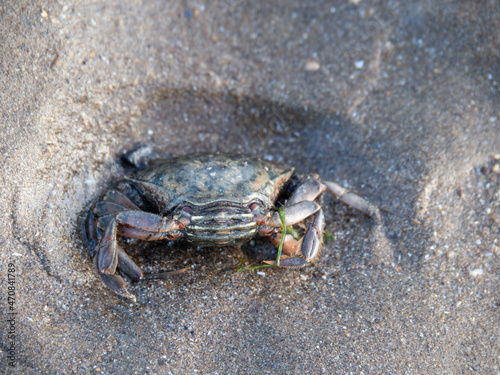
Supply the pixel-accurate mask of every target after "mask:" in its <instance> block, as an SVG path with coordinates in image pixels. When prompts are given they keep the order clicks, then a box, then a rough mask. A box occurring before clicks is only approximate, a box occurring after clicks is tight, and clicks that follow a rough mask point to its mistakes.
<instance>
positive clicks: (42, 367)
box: [0, 0, 500, 374]
mask: <svg viewBox="0 0 500 375" xmlns="http://www.w3.org/2000/svg"><path fill="white" fill-rule="evenodd" d="M0 11H1V12H2V18H1V20H2V21H1V25H2V28H1V29H0V30H1V31H0V38H1V45H2V48H1V49H0V61H1V63H2V65H1V69H0V77H1V82H2V89H1V90H0V103H1V105H0V113H1V116H2V117H1V118H2V126H1V128H0V129H1V130H0V131H1V135H2V137H1V141H0V142H1V150H2V152H0V165H2V178H1V180H0V196H1V200H2V204H1V205H0V212H1V213H2V218H3V220H2V221H1V222H0V230H1V232H0V233H2V235H1V236H0V240H1V243H2V251H1V253H0V260H1V263H0V264H1V265H2V268H1V269H2V274H3V275H4V276H2V281H1V283H0V285H1V286H0V296H1V298H2V301H3V302H2V303H1V304H0V311H1V312H2V320H3V321H5V320H6V319H7V318H8V317H9V315H8V313H9V312H16V313H17V315H15V316H16V318H15V333H16V339H15V351H16V353H15V355H16V358H15V364H16V367H15V368H11V367H10V366H9V361H8V359H7V357H6V354H7V352H8V351H9V347H10V345H11V344H10V339H9V338H8V327H7V325H4V327H3V329H1V330H0V333H1V335H2V336H1V338H2V340H1V342H2V343H1V349H2V358H1V359H0V369H1V372H3V371H5V372H7V373H11V372H12V373H22V374H35V373H36V374H38V373H43V374H60V373H68V374H70V373H75V374H78V373H102V374H170V373H171V374H180V373H189V374H192V373H201V374H229V373H231V374H232V373H248V374H262V373H277V374H292V373H300V374H303V373H311V374H322V373H324V374H331V373H340V374H343V373H356V374H360V373H364V374H377V373H385V374H400V373H412V374H424V373H443V374H455V373H481V374H492V373H498V372H499V371H500V363H499V354H500V344H499V339H498V338H499V335H500V328H499V327H500V325H499V305H500V292H499V287H500V275H499V272H500V259H499V258H500V241H499V237H500V236H499V234H500V113H499V108H500V96H499V94H498V85H499V81H500V70H499V68H498V61H499V58H500V56H499V52H498V51H499V50H500V48H499V47H500V40H499V35H500V22H499V19H498V15H499V14H500V6H499V5H497V4H495V3H494V2H489V3H486V2H481V3H479V2H465V1H458V2H456V1H455V2H452V1H443V2H437V1H434V2H433V1H427V0H423V1H417V2H412V3H411V4H405V3H402V2H401V3H400V2H389V5H387V4H385V2H381V1H364V0H361V1H354V0H351V1H336V2H333V3H332V2H321V1H314V2H308V3H307V4H304V2H301V1H289V2H286V3H283V2H278V1H273V2H270V3H269V2H263V1H262V2H245V3H242V2H237V1H225V2H219V1H217V2H210V3H206V4H204V5H203V4H202V3H193V2H171V3H165V2H160V1H151V2H141V1H125V2H123V1H122V2H119V1H107V2H104V3H102V2H97V3H93V4H88V5H84V4H82V3H80V2H74V3H73V2H71V3H66V5H57V4H49V3H45V2H44V3H42V4H37V5H32V4H31V2H28V1H26V2H16V4H14V5H12V4H7V3H5V4H3V5H2V7H1V8H0ZM144 144H149V145H152V146H153V147H154V148H155V149H156V150H158V151H159V152H160V153H161V154H162V155H163V156H170V155H185V154H190V153H193V152H204V151H210V152H213V151H221V152H236V153H250V154H255V155H259V156H261V157H263V158H265V159H267V160H272V161H276V162H278V163H282V164H286V165H292V166H296V167H297V168H298V169H299V170H301V171H304V172H316V173H319V174H320V175H321V176H323V178H325V179H330V180H333V181H337V182H339V183H340V184H342V185H345V186H347V187H349V188H350V189H352V190H354V191H356V192H357V193H359V194H360V195H362V196H364V197H367V198H369V199H370V200H371V201H373V202H374V203H376V204H377V205H378V206H379V207H381V208H382V210H383V212H382V215H383V221H384V229H385V236H384V238H378V237H376V236H374V235H373V222H372V221H371V220H370V219H369V218H367V217H366V216H364V215H363V214H360V213H358V212H356V211H355V210H353V209H352V208H349V207H345V206H344V205H342V204H341V203H338V202H336V201H335V200H333V199H331V198H329V197H325V200H324V211H325V215H326V221H327V225H326V231H327V232H328V233H330V234H332V235H334V237H335V238H334V240H332V241H329V242H328V243H327V244H326V246H325V248H324V250H323V251H322V254H321V257H320V258H319V259H318V260H317V261H316V262H315V263H314V264H312V265H310V266H307V267H305V268H303V269H300V270H293V269H291V270H282V269H271V270H264V271H262V272H259V273H257V272H256V271H249V272H236V267H237V266H238V264H239V262H240V261H241V259H242V257H243V254H244V253H246V255H247V259H246V264H247V265H257V264H259V262H260V261H261V260H262V259H268V258H269V257H272V256H273V254H275V252H274V251H275V250H273V248H272V246H271V244H270V243H269V242H267V241H265V240H256V241H253V242H251V243H249V244H247V245H245V246H243V248H242V249H237V248H216V249H211V250H207V249H198V248H195V247H190V246H189V245H187V244H183V243H175V244H172V243H168V242H158V243H144V242H141V241H132V240H128V241H127V240H125V241H123V242H122V244H123V247H124V248H125V249H126V250H127V252H128V253H129V254H130V255H131V256H132V257H133V258H134V259H135V260H136V261H137V263H138V264H140V266H141V267H142V268H143V269H144V270H145V271H146V272H154V271H155V270H169V269H178V268H183V267H188V269H189V270H188V271H187V272H186V273H185V274H183V275H182V276H179V277H175V278H172V279H168V280H165V281H158V282H151V283H141V284H133V285H131V287H130V289H131V291H132V292H133V293H134V294H136V296H137V303H131V302H130V301H127V300H124V299H122V298H120V297H118V296H116V295H113V294H112V293H111V292H110V291H109V290H108V289H106V288H105V287H104V286H103V285H102V283H101V282H100V281H99V280H98V277H97V276H96V275H95V273H94V272H93V267H92V260H91V259H90V256H89V249H88V248H87V246H86V245H85V243H84V242H83V239H82V232H81V225H82V220H83V218H84V216H85V214H86V210H87V209H88V207H89V205H90V204H91V203H92V201H93V200H95V199H96V198H97V197H98V196H99V195H100V194H101V193H102V192H103V191H104V190H105V189H106V187H107V186H108V185H109V183H110V182H112V181H115V180H117V179H119V178H120V177H121V176H122V175H123V174H124V173H125V171H124V169H123V167H122V166H121V164H120V163H119V162H118V160H119V157H120V155H122V153H123V152H124V151H126V150H130V149H133V148H134V147H137V146H138V145H144ZM388 249H391V251H393V256H392V257H391V259H388V260H386V261H385V262H384V263H382V264H379V263H380V262H376V261H374V259H375V258H376V255H377V254H380V252H382V253H384V251H388ZM10 263H12V264H13V266H14V267H13V268H14V269H15V271H14V272H10V271H9V266H8V265H9V264H10ZM10 268H12V267H10ZM9 273H14V274H15V280H16V282H15V284H10V285H15V289H16V294H15V304H13V305H12V304H11V305H9V304H8V303H7V296H8V287H9V284H8V274H9ZM12 306H13V310H11V309H10V308H11V307H12Z"/></svg>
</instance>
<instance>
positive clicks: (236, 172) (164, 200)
mask: <svg viewBox="0 0 500 375" xmlns="http://www.w3.org/2000/svg"><path fill="white" fill-rule="evenodd" d="M293 172H294V169H293V168H284V167H281V166H279V165H276V164H274V163H271V162H268V161H265V160H262V159H259V158H257V157H249V156H243V155H232V156H228V155H224V154H197V155H193V156H191V157H188V158H186V157H177V158H172V159H166V160H156V161H153V162H152V163H151V165H150V166H149V167H148V168H147V169H145V170H142V171H138V172H136V173H134V174H133V175H131V176H130V177H128V178H127V179H126V180H127V181H128V182H129V183H130V184H131V185H132V186H133V187H134V188H136V189H137V190H138V191H139V193H140V195H141V196H142V197H143V198H144V200H146V201H147V202H148V203H149V206H150V208H151V211H153V212H155V213H157V214H159V215H162V216H165V215H174V216H175V214H176V213H179V212H180V211H181V210H183V209H184V210H188V211H189V215H190V223H189V225H188V226H187V227H186V233H185V237H186V239H187V240H188V241H189V242H191V243H193V244H196V245H199V246H215V245H218V246H221V245H235V244H241V243H244V242H246V241H248V240H249V239H251V238H252V237H254V235H255V234H256V232H257V231H258V225H257V221H256V220H255V216H256V215H255V213H254V212H252V211H253V210H252V208H254V207H255V206H253V205H258V206H259V208H260V210H261V211H260V212H261V214H262V215H263V216H264V215H265V214H266V213H267V212H269V211H270V210H271V209H273V208H274V205H275V202H276V200H277V198H278V196H279V194H280V192H281V191H282V189H283V187H284V185H285V183H286V182H287V181H288V180H289V179H290V177H291V176H292V174H293Z"/></svg>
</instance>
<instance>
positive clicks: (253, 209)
mask: <svg viewBox="0 0 500 375" xmlns="http://www.w3.org/2000/svg"><path fill="white" fill-rule="evenodd" d="M259 207H260V205H259V204H258V203H252V204H251V205H250V206H248V208H250V211H252V212H254V211H255V210H256V209H257V208H259Z"/></svg>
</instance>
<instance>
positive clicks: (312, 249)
mask: <svg viewBox="0 0 500 375" xmlns="http://www.w3.org/2000/svg"><path fill="white" fill-rule="evenodd" d="M324 228H325V215H324V214H323V210H321V209H320V210H318V213H317V214H316V218H315V219H314V223H313V224H312V225H311V226H310V227H309V229H308V230H307V232H306V235H305V236H304V238H303V239H302V240H301V241H297V240H295V239H293V238H292V237H291V236H290V235H286V236H287V237H286V238H285V241H284V242H283V249H282V250H283V252H284V253H285V254H290V255H301V256H291V257H290V256H287V257H286V258H283V259H280V263H279V266H280V267H303V266H305V265H306V264H307V263H310V262H312V261H314V259H316V257H317V256H318V254H319V253H320V250H321V247H322V245H323V230H324ZM300 242H302V246H297V245H300ZM297 248H298V249H297ZM297 250H298V251H297ZM265 263H267V264H277V263H276V261H265Z"/></svg>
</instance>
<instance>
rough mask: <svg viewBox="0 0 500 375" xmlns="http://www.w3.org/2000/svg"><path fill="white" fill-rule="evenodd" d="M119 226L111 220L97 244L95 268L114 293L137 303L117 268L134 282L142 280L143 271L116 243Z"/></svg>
mask: <svg viewBox="0 0 500 375" xmlns="http://www.w3.org/2000/svg"><path fill="white" fill-rule="evenodd" d="M116 232H117V224H116V220H114V219H113V220H111V221H110V222H109V224H108V225H107V226H106V229H105V230H104V233H103V235H102V237H101V240H100V241H99V243H98V244H97V248H96V255H95V257H94V266H95V269H96V271H97V273H98V274H99V277H100V278H101V280H102V281H103V282H104V284H105V285H106V286H108V287H109V288H110V289H111V290H112V291H113V292H115V293H116V294H119V295H120V296H123V297H126V298H129V299H130V300H132V301H134V302H135V301H136V298H135V296H134V295H133V294H131V293H130V292H129V291H128V290H127V285H126V284H125V281H124V280H123V278H122V277H121V276H120V275H117V274H116V270H117V268H118V269H120V270H121V272H123V273H124V274H125V275H126V276H128V277H130V278H131V279H132V280H136V281H137V280H140V279H141V278H142V276H143V274H142V271H141V269H140V268H139V266H137V264H135V263H134V261H133V260H132V259H130V257H129V256H128V255H127V253H125V251H123V250H122V249H121V247H120V246H119V245H118V243H117V241H116Z"/></svg>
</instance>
